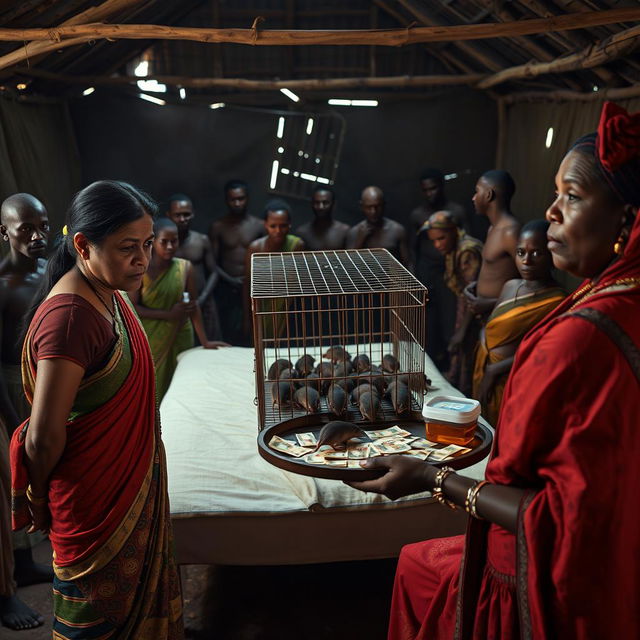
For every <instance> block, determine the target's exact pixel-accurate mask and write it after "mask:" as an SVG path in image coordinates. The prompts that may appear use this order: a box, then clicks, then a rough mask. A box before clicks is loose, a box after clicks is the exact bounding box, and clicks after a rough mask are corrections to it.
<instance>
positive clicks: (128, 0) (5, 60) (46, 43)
mask: <svg viewBox="0 0 640 640" xmlns="http://www.w3.org/2000/svg"><path fill="white" fill-rule="evenodd" d="M143 1H144V0H106V2H103V3H102V4H101V5H98V6H97V7H90V8H89V9H87V10H86V11H82V12H81V13H78V14H76V15H75V16H72V17H71V18H69V19H68V20H65V21H64V22H63V23H62V24H61V25H60V27H58V28H63V29H64V28H69V27H71V28H73V26H75V25H79V24H84V23H89V22H100V21H102V20H107V19H108V18H109V17H110V16H113V15H114V14H116V13H118V12H119V11H122V10H123V9H126V8H128V7H131V6H134V5H136V4H140V3H141V2H143ZM45 31H47V30H46V29H45ZM29 40H32V38H25V39H23V40H21V41H19V42H24V43H25V44H24V45H23V46H21V47H20V48H19V49H16V50H15V51H11V52H10V53H7V54H5V55H3V56H0V69H6V68H7V67H10V66H12V65H14V64H17V63H19V62H22V61H24V60H29V59H31V58H33V57H35V56H39V55H42V54H45V53H49V52H51V51H56V50H57V49H60V48H61V47H60V44H61V43H59V42H56V39H55V38H53V39H51V38H43V39H41V41H39V42H28V41H29ZM70 40H71V41H65V43H64V46H65V47H69V46H73V45H74V44H81V43H83V42H87V39H86V38H74V37H72V38H71V39H70Z"/></svg>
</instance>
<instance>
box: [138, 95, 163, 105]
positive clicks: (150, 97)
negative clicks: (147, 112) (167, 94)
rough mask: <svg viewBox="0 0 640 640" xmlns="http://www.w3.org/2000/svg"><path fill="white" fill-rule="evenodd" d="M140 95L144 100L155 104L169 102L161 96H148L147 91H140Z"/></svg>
mask: <svg viewBox="0 0 640 640" xmlns="http://www.w3.org/2000/svg"><path fill="white" fill-rule="evenodd" d="M138 97H140V98H142V99H143V100H146V101H147V102H153V104H159V105H160V106H161V107H163V106H164V105H165V104H167V103H166V102H165V101H164V100H161V99H160V98H156V97H155V96H148V95H147V94H146V93H139V94H138Z"/></svg>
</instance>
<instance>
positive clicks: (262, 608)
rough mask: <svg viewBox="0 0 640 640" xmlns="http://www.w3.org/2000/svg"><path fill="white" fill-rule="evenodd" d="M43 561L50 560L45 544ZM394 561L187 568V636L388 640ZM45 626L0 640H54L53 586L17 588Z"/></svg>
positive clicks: (197, 639)
mask: <svg viewBox="0 0 640 640" xmlns="http://www.w3.org/2000/svg"><path fill="white" fill-rule="evenodd" d="M34 557H35V558H36V560H37V561H38V562H43V563H44V562H50V561H51V548H50V546H49V543H48V542H43V543H42V544H40V545H38V546H37V547H36V548H35V549H34ZM395 564H396V561H395V560H375V561H374V560H372V561H368V562H342V563H335V564H317V565H304V566H288V567H231V566H228V567H227V566H225V567H220V566H217V567H210V566H203V565H190V566H185V567H182V580H183V592H184V601H185V630H186V634H185V635H186V638H188V639H193V640H209V639H211V640H325V639H326V640H328V639H331V640H361V639H362V640H364V639H366V640H378V639H379V640H384V638H386V630H387V619H388V609H389V603H390V601H391V587H392V585H393V574H394V571H395ZM18 595H19V596H20V598H22V599H23V600H24V601H25V602H26V603H27V604H28V605H29V606H31V607H33V608H34V609H36V610H37V611H39V612H40V613H41V614H42V615H43V616H44V618H45V624H44V626H42V627H39V628H37V629H30V630H27V631H10V630H9V629H6V628H5V627H0V639H1V640H19V639H22V640H45V639H47V640H49V639H50V638H51V618H52V610H51V586H50V585H44V584H41V585H34V586H31V587H25V588H23V589H20V590H19V592H18Z"/></svg>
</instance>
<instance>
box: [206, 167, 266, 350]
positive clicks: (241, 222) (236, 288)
mask: <svg viewBox="0 0 640 640" xmlns="http://www.w3.org/2000/svg"><path fill="white" fill-rule="evenodd" d="M224 197H225V202H226V205H227V209H228V212H227V214H226V215H225V216H224V217H222V218H220V219H219V220H214V221H213V223H212V224H211V227H210V229H209V238H210V240H211V246H212V248H213V252H214V256H215V259H216V263H217V268H218V273H219V274H220V282H219V283H218V286H217V288H216V292H217V293H216V295H217V299H218V304H219V306H220V311H221V313H220V319H221V321H222V336H223V339H224V340H225V341H226V342H229V343H231V344H235V345H241V346H248V344H249V343H248V338H247V336H245V335H244V332H243V330H242V327H243V326H246V319H245V318H244V317H243V302H242V301H243V285H244V279H245V257H246V253H247V247H248V246H249V245H250V244H251V243H252V242H253V241H254V240H256V239H257V238H260V237H261V236H263V235H264V233H265V228H264V223H263V222H262V220H259V219H258V218H256V217H255V216H251V215H249V213H248V212H247V205H248V203H249V187H248V186H247V183H246V182H243V181H242V180H230V181H229V182H227V184H225V186H224Z"/></svg>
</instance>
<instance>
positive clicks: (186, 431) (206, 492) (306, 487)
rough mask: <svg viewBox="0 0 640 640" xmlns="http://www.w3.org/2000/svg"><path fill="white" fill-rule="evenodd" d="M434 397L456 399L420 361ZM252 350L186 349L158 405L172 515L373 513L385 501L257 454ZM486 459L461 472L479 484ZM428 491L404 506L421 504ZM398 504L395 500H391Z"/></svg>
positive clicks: (237, 348)
mask: <svg viewBox="0 0 640 640" xmlns="http://www.w3.org/2000/svg"><path fill="white" fill-rule="evenodd" d="M426 371H427V375H428V376H429V377H430V378H431V380H432V381H433V384H434V386H435V387H436V388H437V391H432V392H431V393H432V394H443V393H444V394H449V395H457V396H460V395H461V394H460V393H459V392H458V391H457V390H456V389H454V388H453V387H452V386H451V385H450V384H449V383H448V382H447V381H446V380H445V379H444V378H443V377H442V375H441V374H440V373H439V372H438V371H437V369H436V368H435V367H434V366H433V364H432V363H431V361H430V360H429V359H428V358H427V361H426ZM255 395H256V394H255V374H254V352H253V349H247V348H241V347H230V348H224V349H218V350H205V349H202V348H201V347H198V348H195V349H190V350H188V351H185V352H184V353H182V354H181V355H180V357H179V362H178V367H177V369H176V372H175V375H174V378H173V381H172V383H171V386H170V388H169V390H168V392H167V394H166V395H165V397H164V399H163V401H162V405H161V407H160V413H161V420H162V438H163V441H164V444H165V448H166V451H167V465H168V475H169V497H170V505H171V513H172V515H173V516H177V517H180V516H186V515H190V516H195V515H223V514H224V515H233V514H237V515H240V514H248V513H255V514H264V515H267V514H269V513H287V512H296V511H323V510H325V509H342V508H357V509H362V508H365V509H366V508H367V507H369V508H371V507H373V508H375V507H376V506H383V505H385V503H388V502H390V501H389V500H388V499H387V498H385V497H384V496H380V495H377V494H373V493H364V492H361V491H357V490H355V489H352V488H351V487H348V486H347V485H345V484H343V483H342V482H339V481H335V480H326V479H320V478H312V477H308V476H302V475H298V474H294V473H290V472H288V471H284V470H282V469H279V468H278V467H275V466H273V465H271V464H269V463H268V462H266V461H265V460H264V459H263V458H261V457H260V455H259V454H258V451H257V443H256V438H257V433H258V427H257V424H258V421H257V409H256V406H255V404H254V399H255ZM485 466H486V459H485V460H483V461H481V462H480V463H478V464H476V465H474V466H473V467H469V468H468V469H466V470H464V471H463V473H464V474H465V475H468V476H470V477H474V478H478V479H479V478H482V477H483V475H484V468H485ZM425 498H429V494H428V493H424V494H418V495H414V496H409V497H407V498H405V499H404V501H405V502H411V501H413V502H415V501H424V500H425ZM397 502H399V501H397Z"/></svg>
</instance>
